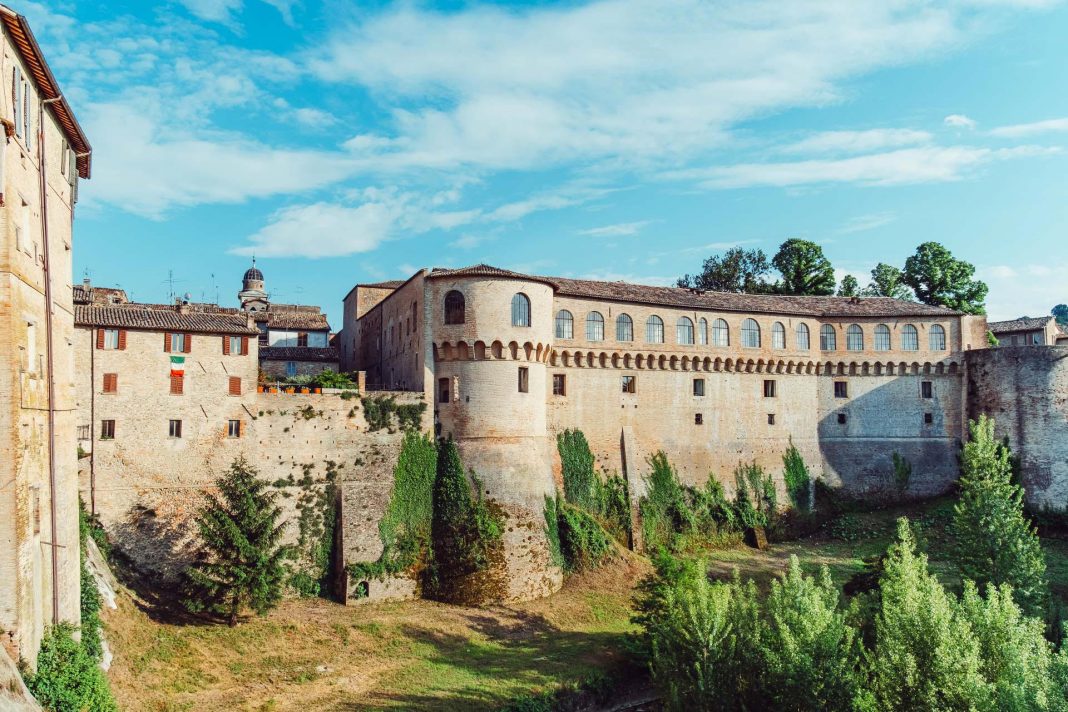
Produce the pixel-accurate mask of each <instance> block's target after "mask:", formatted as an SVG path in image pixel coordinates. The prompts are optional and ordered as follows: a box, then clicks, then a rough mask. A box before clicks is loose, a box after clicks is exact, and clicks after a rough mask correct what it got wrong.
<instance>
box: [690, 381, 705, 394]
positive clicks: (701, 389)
mask: <svg viewBox="0 0 1068 712" xmlns="http://www.w3.org/2000/svg"><path fill="white" fill-rule="evenodd" d="M693 394H694V395H695V396H703V395H704V394H705V379H703V378H695V379H693Z"/></svg>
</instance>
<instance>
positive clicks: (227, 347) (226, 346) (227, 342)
mask: <svg viewBox="0 0 1068 712" xmlns="http://www.w3.org/2000/svg"><path fill="white" fill-rule="evenodd" d="M222 340H223V356H229V355H230V336H229V335H227V334H223V337H222Z"/></svg>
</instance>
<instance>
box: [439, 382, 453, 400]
mask: <svg viewBox="0 0 1068 712" xmlns="http://www.w3.org/2000/svg"><path fill="white" fill-rule="evenodd" d="M449 395H450V389H449V379H447V378H439V379H438V402H439V403H448V402H449V401H450V400H452V399H451V398H450V397H449Z"/></svg>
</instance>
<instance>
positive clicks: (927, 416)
mask: <svg viewBox="0 0 1068 712" xmlns="http://www.w3.org/2000/svg"><path fill="white" fill-rule="evenodd" d="M923 422H924V424H925V425H930V424H931V423H933V422H934V413H924V414H923Z"/></svg>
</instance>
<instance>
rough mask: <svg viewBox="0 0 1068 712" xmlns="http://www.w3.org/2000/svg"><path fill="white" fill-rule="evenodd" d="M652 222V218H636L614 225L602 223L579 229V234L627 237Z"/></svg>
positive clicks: (635, 233)
mask: <svg viewBox="0 0 1068 712" xmlns="http://www.w3.org/2000/svg"><path fill="white" fill-rule="evenodd" d="M652 222H653V221H652V220H638V221H635V222H626V223H616V224H615V225H602V226H601V227H591V228H588V229H586V230H579V234H580V235H589V236H590V237H628V236H630V235H637V234H638V233H639V232H641V231H642V230H643V229H645V228H646V227H648V226H649V225H651V224H652Z"/></svg>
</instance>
